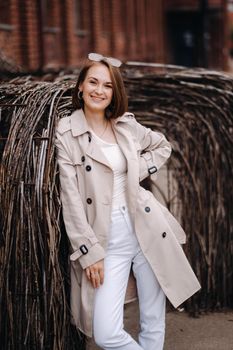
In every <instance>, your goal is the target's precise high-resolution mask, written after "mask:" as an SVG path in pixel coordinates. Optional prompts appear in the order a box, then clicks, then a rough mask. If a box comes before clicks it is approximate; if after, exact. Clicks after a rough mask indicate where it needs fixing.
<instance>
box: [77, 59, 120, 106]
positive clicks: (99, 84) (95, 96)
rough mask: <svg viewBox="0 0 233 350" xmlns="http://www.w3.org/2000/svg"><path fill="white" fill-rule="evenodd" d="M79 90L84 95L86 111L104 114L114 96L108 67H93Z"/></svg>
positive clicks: (101, 65) (94, 65) (99, 64)
mask: <svg viewBox="0 0 233 350" xmlns="http://www.w3.org/2000/svg"><path fill="white" fill-rule="evenodd" d="M79 90H80V91H82V93H83V101H84V109H85V111H87V110H89V111H90V112H104V111H105V109H106V108H107V107H108V106H109V105H110V103H111V101H112V96H113V87H112V81H111V77H110V73H109V69H108V67H106V66H105V65H104V64H101V63H96V64H93V66H91V67H90V68H89V69H88V71H87V75H86V77H85V80H84V81H83V83H81V84H80V86H79Z"/></svg>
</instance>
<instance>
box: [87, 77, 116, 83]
mask: <svg viewBox="0 0 233 350" xmlns="http://www.w3.org/2000/svg"><path fill="white" fill-rule="evenodd" d="M88 79H94V80H96V81H98V79H97V78H95V77H92V76H90V77H88ZM104 83H105V84H111V85H112V82H111V81H105V82H104Z"/></svg>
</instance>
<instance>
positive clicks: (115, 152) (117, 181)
mask: <svg viewBox="0 0 233 350" xmlns="http://www.w3.org/2000/svg"><path fill="white" fill-rule="evenodd" d="M92 134H93V137H94V138H95V140H96V142H97V143H98V144H99V145H100V147H101V150H102V152H103V153H104V155H105V157H106V159H107V160H108V162H109V164H110V166H111V169H112V171H113V197H112V209H116V208H119V207H120V206H123V205H126V173H127V162H126V158H125V156H124V154H123V152H122V150H121V149H120V147H119V145H118V144H117V143H109V142H106V141H104V140H102V139H101V138H100V137H98V136H97V135H96V134H95V133H94V132H92Z"/></svg>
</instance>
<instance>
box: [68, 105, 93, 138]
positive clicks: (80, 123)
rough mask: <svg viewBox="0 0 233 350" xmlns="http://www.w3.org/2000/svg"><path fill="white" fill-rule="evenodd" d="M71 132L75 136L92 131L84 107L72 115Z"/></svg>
mask: <svg viewBox="0 0 233 350" xmlns="http://www.w3.org/2000/svg"><path fill="white" fill-rule="evenodd" d="M70 123H71V132H72V135H73V136H74V137H76V136H80V135H82V134H85V133H86V132H90V128H89V125H88V124H87V120H86V118H85V115H84V112H83V110H82V109H77V110H76V111H74V112H73V113H72V114H71V116H70Z"/></svg>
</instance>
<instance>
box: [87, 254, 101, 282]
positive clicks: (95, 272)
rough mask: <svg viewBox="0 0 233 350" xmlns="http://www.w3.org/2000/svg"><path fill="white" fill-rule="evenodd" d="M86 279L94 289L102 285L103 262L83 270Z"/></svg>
mask: <svg viewBox="0 0 233 350" xmlns="http://www.w3.org/2000/svg"><path fill="white" fill-rule="evenodd" d="M85 272H86V275H87V278H88V279H89V281H90V282H91V283H92V286H93V287H94V288H98V287H99V286H100V285H101V284H103V283H104V260H100V261H97V262H96V263H95V264H93V265H90V266H88V267H87V268H86V269H85Z"/></svg>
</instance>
